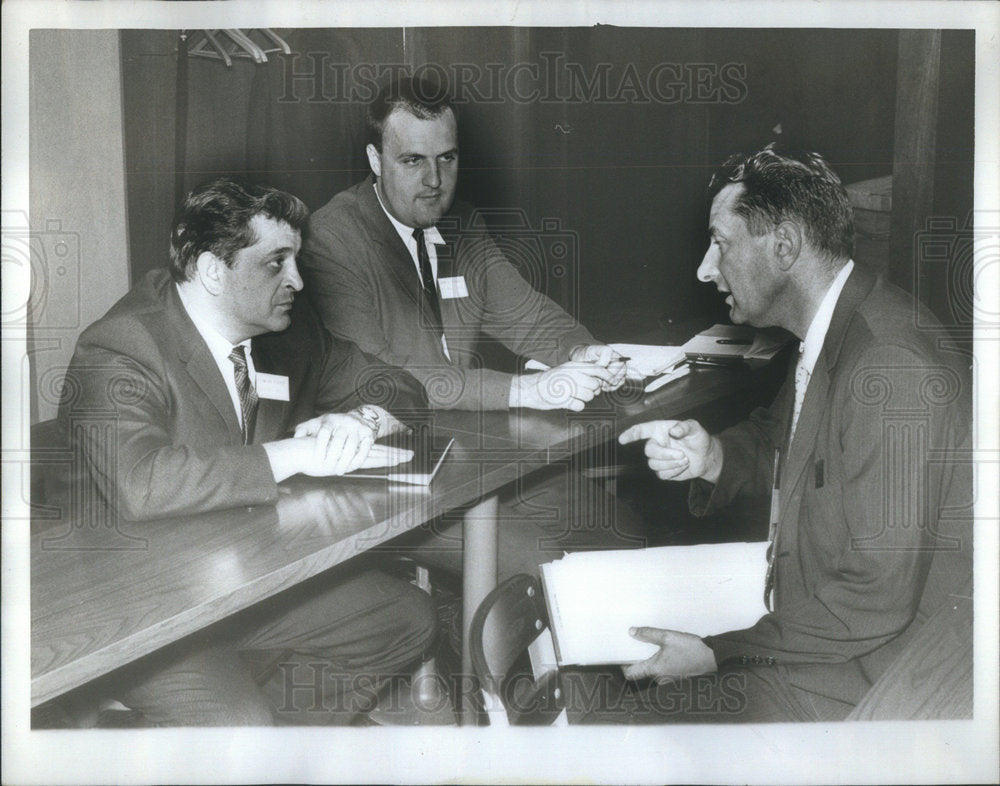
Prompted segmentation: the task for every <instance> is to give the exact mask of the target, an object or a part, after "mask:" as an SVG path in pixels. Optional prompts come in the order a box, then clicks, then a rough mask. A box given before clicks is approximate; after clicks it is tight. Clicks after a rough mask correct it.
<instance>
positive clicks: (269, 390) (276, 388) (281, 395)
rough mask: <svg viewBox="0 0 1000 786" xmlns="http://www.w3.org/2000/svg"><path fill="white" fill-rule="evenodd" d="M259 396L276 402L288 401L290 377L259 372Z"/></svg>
mask: <svg viewBox="0 0 1000 786" xmlns="http://www.w3.org/2000/svg"><path fill="white" fill-rule="evenodd" d="M257 395H258V396H260V398H269V399H273V400H274V401H288V377H283V376H281V375H280V374H261V373H260V372H259V371H258V372H257Z"/></svg>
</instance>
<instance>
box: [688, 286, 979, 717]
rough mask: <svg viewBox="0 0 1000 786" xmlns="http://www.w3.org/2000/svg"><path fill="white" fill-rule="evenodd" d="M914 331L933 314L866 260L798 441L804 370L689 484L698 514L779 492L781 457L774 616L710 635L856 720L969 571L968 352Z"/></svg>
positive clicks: (822, 361)
mask: <svg viewBox="0 0 1000 786" xmlns="http://www.w3.org/2000/svg"><path fill="white" fill-rule="evenodd" d="M918 308H920V311H919V312H918ZM918 313H919V318H918ZM917 324H921V325H932V324H933V325H936V324H937V323H936V321H935V320H934V319H933V317H931V316H930V314H929V313H928V312H926V310H923V309H922V307H918V306H917V305H916V304H915V302H914V301H913V300H912V298H910V297H909V296H908V295H906V294H905V293H903V292H902V291H901V290H899V289H897V288H895V287H893V286H892V285H890V284H887V283H885V282H884V281H882V280H881V279H879V280H876V279H874V278H873V277H872V276H871V275H870V274H869V273H867V272H865V271H863V270H860V269H858V268H855V269H854V271H853V272H852V274H851V276H850V278H849V279H848V281H847V283H846V285H845V287H844V289H843V291H842V293H841V295H840V298H839V300H838V303H837V306H836V309H835V312H834V315H833V319H832V321H831V323H830V327H829V330H828V332H827V335H826V339H825V341H824V344H823V350H822V352H821V353H820V356H819V358H818V360H817V362H816V367H815V369H814V371H813V375H812V378H811V380H810V382H809V386H808V388H807V393H806V398H805V401H804V402H803V405H802V411H801V414H800V418H799V422H798V426H797V428H796V430H795V434H794V438H793V439H792V441H791V444H790V446H788V445H787V441H788V433H789V430H790V421H791V409H792V402H793V398H794V379H793V375H792V374H790V375H789V378H788V379H787V380H786V383H785V385H784V386H783V388H782V389H781V391H780V392H779V394H778V397H777V398H776V400H775V402H774V404H773V405H772V406H771V408H770V409H768V410H759V411H756V412H754V413H753V414H752V415H751V417H750V418H749V419H748V421H746V422H744V423H742V424H739V425H737V426H735V427H733V428H731V429H728V430H727V431H724V432H723V433H722V434H721V435H720V437H721V439H722V443H723V450H724V453H723V468H722V473H721V475H720V477H719V481H718V483H717V484H716V485H715V486H711V485H710V484H707V483H704V482H703V481H697V482H695V483H694V484H692V489H691V503H692V510H693V511H694V512H695V513H705V512H708V511H709V510H712V509H716V508H718V507H720V506H723V505H726V504H728V503H729V502H730V501H731V500H732V499H733V498H734V497H736V496H737V495H738V494H769V493H770V490H771V485H772V478H773V471H774V453H775V450H776V449H777V450H780V451H781V454H782V456H783V458H782V459H781V467H780V505H779V510H780V518H779V523H778V530H777V533H778V534H777V541H776V544H775V547H774V548H775V586H774V612H773V613H770V614H767V615H765V616H764V617H763V618H762V619H761V620H760V621H759V622H758V623H757V624H756V625H754V626H753V627H751V628H748V629H746V630H739V631H731V632H728V633H724V634H722V635H719V636H710V637H708V638H707V639H706V642H707V643H708V644H709V646H711V647H712V649H713V651H714V653H715V656H716V660H717V662H718V663H719V664H720V666H722V665H733V664H739V665H749V666H754V667H761V668H778V669H783V670H784V671H785V676H786V678H787V681H788V683H789V684H791V685H793V686H794V687H796V688H800V689H802V690H804V691H806V692H807V693H810V694H813V695H814V696H820V697H823V698H824V699H825V700H828V701H830V702H835V703H836V702H839V703H842V704H843V706H844V707H845V710H844V714H845V715H846V712H847V710H849V709H850V707H851V706H853V705H854V704H856V703H857V702H858V701H860V699H861V698H862V696H863V695H864V694H865V692H866V691H867V690H868V688H869V687H870V686H871V684H872V683H873V682H874V680H875V679H877V678H878V676H879V675H880V674H881V673H882V672H883V671H884V670H885V669H886V668H887V666H888V664H889V663H890V662H891V661H892V660H893V659H894V657H895V656H896V654H898V653H899V651H900V650H901V648H902V647H903V645H904V644H905V642H906V641H907V640H909V638H910V637H911V636H912V635H913V634H914V633H915V632H916V629H917V628H919V626H920V624H921V623H922V622H923V621H924V620H925V619H926V618H927V617H928V616H929V615H930V614H933V613H934V611H936V610H937V609H938V608H939V607H940V606H941V605H942V604H943V603H945V601H946V600H947V596H948V593H954V592H956V591H957V590H958V589H959V588H960V587H962V586H963V585H964V584H965V583H966V581H967V580H968V578H969V577H970V576H971V571H972V540H971V538H972V518H971V517H972V514H971V507H970V506H971V500H972V491H971V464H970V462H969V460H968V456H969V454H968V453H967V452H966V453H963V451H968V447H969V445H970V444H971V443H970V429H971V427H970V423H971V393H970V384H969V381H968V378H967V364H968V358H967V356H966V357H964V358H963V357H962V356H960V355H956V356H953V357H948V356H946V355H945V354H944V353H942V352H941V351H939V350H938V349H937V348H936V347H935V345H934V341H935V338H936V335H939V332H937V333H936V331H934V330H933V329H930V330H925V331H920V330H918V329H916V328H915V325H917ZM963 364H964V365H963ZM762 590H763V588H762ZM834 706H836V705H834Z"/></svg>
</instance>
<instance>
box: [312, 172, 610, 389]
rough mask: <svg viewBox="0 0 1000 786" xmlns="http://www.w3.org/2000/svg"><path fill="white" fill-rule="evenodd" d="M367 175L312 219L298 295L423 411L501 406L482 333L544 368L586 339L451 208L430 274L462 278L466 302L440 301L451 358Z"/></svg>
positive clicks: (465, 215)
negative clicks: (410, 385)
mask: <svg viewBox="0 0 1000 786" xmlns="http://www.w3.org/2000/svg"><path fill="white" fill-rule="evenodd" d="M372 182H373V181H372V179H371V178H370V177H369V178H367V179H366V180H364V181H363V182H361V183H358V184H357V185H355V186H353V187H351V188H349V189H347V190H346V191H343V192H341V193H339V194H337V195H336V196H335V197H334V198H333V199H332V200H331V201H330V202H328V203H327V204H326V205H325V206H323V207H322V208H320V209H319V210H317V211H316V212H315V213H313V215H312V217H311V219H310V223H309V232H308V235H307V238H306V241H305V244H304V246H303V249H302V254H301V259H302V269H303V273H304V275H305V277H306V281H307V286H306V291H307V292H308V293H309V295H310V297H312V298H313V300H314V302H315V303H316V305H317V309H318V311H319V312H320V314H321V315H322V317H323V320H324V322H325V323H326V325H327V327H328V328H329V329H330V331H331V332H332V333H333V334H334V335H336V336H340V337H341V338H345V339H348V340H350V341H353V342H355V343H356V344H357V345H358V346H360V347H361V349H363V350H364V351H365V352H368V353H370V354H372V355H375V356H376V357H378V358H380V359H381V360H383V361H385V362H386V363H389V364H391V365H394V366H400V367H402V368H405V369H406V370H407V371H409V372H410V373H411V374H413V375H414V376H415V377H416V378H417V379H419V380H420V381H421V382H422V383H423V384H424V387H425V388H426V390H427V396H428V399H429V400H430V403H431V406H434V407H437V408H442V409H447V408H455V409H506V408H507V406H508V397H509V392H510V384H511V375H510V374H506V373H503V372H499V371H494V370H491V369H485V368H476V366H477V365H478V357H477V353H476V351H475V348H476V344H477V342H478V341H479V340H480V338H481V336H482V335H483V334H485V335H488V336H491V337H493V338H496V339H498V340H500V341H501V342H503V343H504V344H505V345H506V346H507V347H508V348H510V349H511V350H512V351H514V352H515V353H517V354H519V355H524V356H530V357H533V358H536V359H538V360H541V361H543V362H545V363H548V364H549V365H557V364H559V363H562V362H564V361H565V360H567V359H568V356H569V352H570V350H571V349H572V348H573V347H574V346H576V345H578V344H593V343H596V342H595V341H594V338H593V336H591V335H590V333H589V332H588V331H587V330H586V329H585V328H583V327H582V326H581V325H580V324H579V323H578V322H577V321H576V320H575V319H573V318H572V317H571V316H570V315H569V314H567V313H566V312H565V311H563V310H562V309H561V308H560V307H559V306H557V305H556V304H555V303H554V302H553V301H552V300H550V299H549V298H547V297H545V296H544V295H543V294H541V293H539V292H537V291H535V290H534V289H532V287H531V286H530V285H529V284H528V282H527V281H525V280H524V278H522V276H521V275H520V274H519V273H518V272H517V270H516V269H515V268H514V267H513V266H512V265H511V264H510V263H509V262H508V261H507V260H506V259H505V258H504V256H503V254H502V253H501V252H500V251H499V250H498V248H497V247H496V245H495V244H494V243H493V241H492V240H491V239H490V237H489V235H488V234H487V233H486V231H485V230H484V228H483V227H482V226H481V224H480V223H479V222H478V221H477V220H476V219H475V217H474V216H473V215H472V213H471V211H470V210H469V209H468V208H467V207H465V206H462V205H456V206H454V207H453V208H452V210H451V211H450V212H449V214H448V215H447V216H445V217H444V218H443V219H442V220H441V222H440V223H439V224H438V229H439V230H440V232H441V234H442V237H443V238H444V239H445V241H446V245H445V246H438V249H437V251H438V278H439V279H441V278H445V277H453V276H462V277H464V280H465V283H466V286H467V287H468V292H469V294H468V297H461V298H446V299H442V300H441V301H440V302H441V318H442V321H443V323H444V325H443V327H444V332H445V335H446V336H447V340H448V352H449V354H450V355H451V360H450V361H449V359H448V357H447V356H446V355H445V354H444V350H443V349H442V347H441V339H440V334H439V333H438V331H437V328H436V322H435V317H434V314H433V311H432V309H431V306H430V305H429V304H428V303H427V302H425V301H424V298H423V290H422V289H421V287H420V282H419V280H418V277H417V272H416V268H415V266H414V264H413V258H412V257H411V256H410V254H409V252H408V251H407V249H406V246H405V245H404V244H403V242H402V240H401V239H400V237H399V235H398V233H397V232H396V230H395V228H394V227H393V226H392V224H391V223H390V221H389V219H388V218H387V217H386V215H385V212H384V211H383V210H382V207H381V206H380V205H379V203H378V198H377V196H376V194H375V189H374V187H373V185H372Z"/></svg>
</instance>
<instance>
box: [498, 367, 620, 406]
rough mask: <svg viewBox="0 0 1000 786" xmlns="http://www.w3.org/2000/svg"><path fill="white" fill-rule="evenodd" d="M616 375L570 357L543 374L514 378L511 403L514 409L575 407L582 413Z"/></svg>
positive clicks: (511, 387) (511, 388)
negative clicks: (566, 361)
mask: <svg viewBox="0 0 1000 786" xmlns="http://www.w3.org/2000/svg"><path fill="white" fill-rule="evenodd" d="M622 374H623V375H624V371H622ZM615 378H616V372H613V371H611V370H610V369H607V368H605V367H604V366H599V365H597V364H596V363H588V362H579V361H572V360H571V361H569V362H568V363H563V364H562V365H561V366H556V367H555V368H550V369H549V370H548V371H543V372H542V373H540V374H525V375H523V376H518V377H514V379H513V381H512V382H511V385H510V406H511V408H512V409H514V408H517V407H525V408H527V409H572V410H574V411H576V412H579V411H580V410H582V409H583V408H584V407H585V406H586V404H587V402H588V401H590V400H591V399H592V398H594V396H596V395H597V394H598V393H600V392H601V391H602V390H603V389H604V386H605V385H610V384H612V382H613V381H614V379H615ZM619 384H621V383H619Z"/></svg>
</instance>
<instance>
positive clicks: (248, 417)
mask: <svg viewBox="0 0 1000 786" xmlns="http://www.w3.org/2000/svg"><path fill="white" fill-rule="evenodd" d="M229 359H230V360H231V361H232V364H233V372H234V374H235V376H236V392H237V393H238V394H239V397H240V409H241V410H243V444H244V445H249V444H250V443H251V442H253V430H254V426H255V425H256V423H257V404H258V398H257V391H256V390H254V389H253V385H251V384H250V372H249V370H248V369H247V358H246V354H245V353H244V347H243V345H242V344H238V345H237V346H235V347H233V351H232V352H230V353H229Z"/></svg>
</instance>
